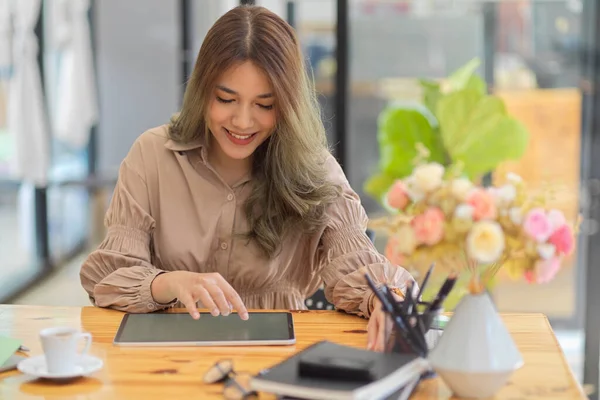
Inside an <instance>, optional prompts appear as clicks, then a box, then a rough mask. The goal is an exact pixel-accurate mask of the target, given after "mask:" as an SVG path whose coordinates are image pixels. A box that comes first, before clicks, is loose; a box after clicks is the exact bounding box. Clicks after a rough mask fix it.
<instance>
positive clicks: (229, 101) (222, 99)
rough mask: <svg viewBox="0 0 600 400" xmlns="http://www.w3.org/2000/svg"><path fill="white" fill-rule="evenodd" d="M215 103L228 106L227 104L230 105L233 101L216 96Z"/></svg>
mask: <svg viewBox="0 0 600 400" xmlns="http://www.w3.org/2000/svg"><path fill="white" fill-rule="evenodd" d="M217 101H218V102H219V103H225V104H228V103H231V102H232V101H233V99H224V98H222V97H219V96H217Z"/></svg>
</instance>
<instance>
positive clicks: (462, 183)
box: [450, 178, 473, 201]
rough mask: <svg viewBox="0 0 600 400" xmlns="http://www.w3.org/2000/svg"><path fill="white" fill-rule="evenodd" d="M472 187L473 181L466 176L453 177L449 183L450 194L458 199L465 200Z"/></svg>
mask: <svg viewBox="0 0 600 400" xmlns="http://www.w3.org/2000/svg"><path fill="white" fill-rule="evenodd" d="M472 188H473V183H472V182H471V181H470V180H468V179H467V178H458V179H453V180H452V183H451V184H450V191H451V192H452V195H453V196H454V197H456V199H457V200H459V201H465V200H466V198H467V196H468V195H469V192H470V191H471V189H472Z"/></svg>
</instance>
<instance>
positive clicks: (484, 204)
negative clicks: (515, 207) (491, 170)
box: [467, 189, 496, 221]
mask: <svg viewBox="0 0 600 400" xmlns="http://www.w3.org/2000/svg"><path fill="white" fill-rule="evenodd" d="M467 204H469V205H471V207H473V218H474V219H475V221H479V220H482V219H494V218H496V202H495V200H494V196H493V195H492V193H490V192H488V191H486V190H483V189H474V190H472V191H471V193H469V195H468V196H467Z"/></svg>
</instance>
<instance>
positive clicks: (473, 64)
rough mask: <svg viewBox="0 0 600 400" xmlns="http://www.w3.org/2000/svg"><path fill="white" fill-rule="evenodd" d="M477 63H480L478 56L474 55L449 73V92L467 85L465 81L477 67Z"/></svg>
mask: <svg viewBox="0 0 600 400" xmlns="http://www.w3.org/2000/svg"><path fill="white" fill-rule="evenodd" d="M479 65H481V61H480V60H479V58H477V57H475V58H473V59H471V60H470V61H469V62H467V63H466V64H465V65H463V66H462V67H460V68H459V69H457V70H456V71H454V72H453V73H452V74H450V76H448V84H449V85H450V92H454V91H456V90H462V89H464V88H465V87H466V86H467V83H469V81H470V79H471V76H472V75H473V73H474V72H475V70H477V68H479Z"/></svg>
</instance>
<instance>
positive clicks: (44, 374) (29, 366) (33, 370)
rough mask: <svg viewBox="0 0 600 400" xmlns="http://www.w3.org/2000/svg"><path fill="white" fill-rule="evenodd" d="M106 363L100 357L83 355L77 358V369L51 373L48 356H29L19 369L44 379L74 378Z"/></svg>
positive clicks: (95, 369)
mask: <svg viewBox="0 0 600 400" xmlns="http://www.w3.org/2000/svg"><path fill="white" fill-rule="evenodd" d="M103 365H104V363H103V362H102V360H101V359H99V358H98V357H94V356H91V355H89V354H88V355H83V356H80V357H79V358H78V359H77V362H76V366H75V370H74V371H73V372H70V373H61V374H51V373H49V372H48V370H47V368H46V357H45V356H44V355H43V354H42V355H40V356H35V357H30V358H27V359H25V360H23V361H21V362H19V364H18V365H17V368H18V369H19V371H21V372H22V373H24V374H27V375H32V376H35V377H36V378H44V379H73V378H77V377H80V376H86V375H89V374H91V373H93V372H96V371H98V370H99V369H101V368H102V366H103Z"/></svg>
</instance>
